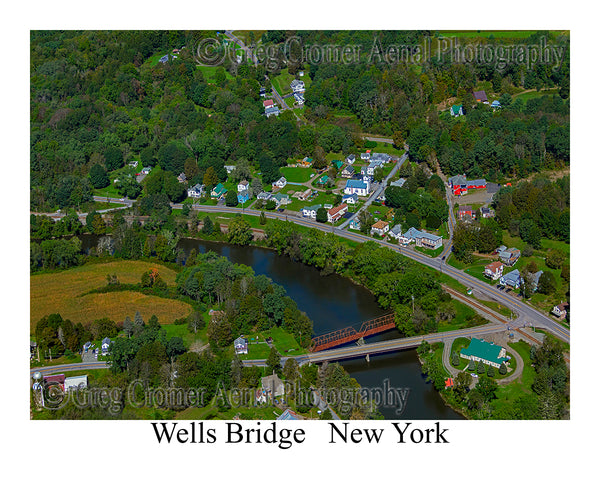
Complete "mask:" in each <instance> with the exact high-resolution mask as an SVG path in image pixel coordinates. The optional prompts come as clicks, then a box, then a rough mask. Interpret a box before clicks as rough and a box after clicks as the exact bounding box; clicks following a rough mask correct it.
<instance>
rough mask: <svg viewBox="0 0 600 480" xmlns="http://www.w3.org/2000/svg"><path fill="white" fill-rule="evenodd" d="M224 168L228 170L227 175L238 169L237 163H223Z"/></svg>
mask: <svg viewBox="0 0 600 480" xmlns="http://www.w3.org/2000/svg"><path fill="white" fill-rule="evenodd" d="M223 168H224V169H225V170H226V171H227V175H231V172H233V171H234V170H235V169H236V166H235V165H223Z"/></svg>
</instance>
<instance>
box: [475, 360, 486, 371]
mask: <svg viewBox="0 0 600 480" xmlns="http://www.w3.org/2000/svg"><path fill="white" fill-rule="evenodd" d="M477 373H478V374H479V375H483V374H484V373H485V365H484V364H483V361H481V360H479V363H478V364H477Z"/></svg>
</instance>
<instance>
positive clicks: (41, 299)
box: [29, 260, 191, 329]
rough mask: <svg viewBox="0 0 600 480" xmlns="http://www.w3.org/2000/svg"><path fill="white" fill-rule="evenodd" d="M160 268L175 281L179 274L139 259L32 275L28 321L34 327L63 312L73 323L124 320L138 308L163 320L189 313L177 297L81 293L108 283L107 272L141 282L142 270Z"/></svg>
mask: <svg viewBox="0 0 600 480" xmlns="http://www.w3.org/2000/svg"><path fill="white" fill-rule="evenodd" d="M151 268H157V269H158V271H159V273H160V275H161V277H162V278H163V279H164V280H165V281H166V282H167V284H169V285H170V284H172V283H173V282H174V281H175V276H176V273H175V272H174V271H173V270H170V269H169V268H167V267H164V266H162V265H156V264H151V263H147V262H139V261H130V260H124V261H118V262H111V263H104V264H96V265H93V264H92V265H84V266H81V267H77V268H73V269H70V270H66V271H63V272H57V273H44V274H41V275H32V276H31V277H30V307H31V308H30V315H29V324H30V328H31V329H33V328H34V327H35V324H36V323H37V321H38V320H39V319H40V318H42V317H43V316H44V315H48V314H51V313H60V314H61V316H62V317H63V318H65V319H69V320H71V321H72V322H74V323H77V322H81V323H84V324H85V323H89V322H91V321H93V320H95V319H97V318H104V317H106V318H109V319H111V320H114V321H115V322H122V321H123V320H124V319H125V317H126V316H129V317H131V318H132V319H133V316H134V315H135V312H136V311H139V312H140V313H141V314H142V317H143V318H144V320H146V321H147V320H148V319H149V318H150V316H151V315H152V314H154V315H156V316H157V317H158V320H159V321H160V323H165V324H166V323H172V322H173V321H174V320H175V319H177V318H180V317H184V316H187V315H188V314H189V313H190V311H191V307H190V306H189V305H188V304H186V303H183V302H179V301H177V300H170V299H165V298H159V297H153V296H147V295H143V294H141V293H138V292H112V293H100V294H90V295H84V296H81V297H80V296H79V295H81V294H83V293H86V292H89V291H90V290H94V289H96V288H99V287H102V286H104V285H106V275H108V274H110V275H112V274H116V275H117V277H118V279H119V281H120V282H121V283H139V281H140V277H141V275H142V273H144V272H145V271H148V270H150V269H151Z"/></svg>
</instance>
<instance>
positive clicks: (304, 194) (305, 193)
mask: <svg viewBox="0 0 600 480" xmlns="http://www.w3.org/2000/svg"><path fill="white" fill-rule="evenodd" d="M311 195H312V190H311V189H310V188H307V189H306V190H304V191H303V192H296V193H295V194H294V196H295V197H297V198H298V200H302V201H303V202H306V200H308V199H309V198H310V196H311Z"/></svg>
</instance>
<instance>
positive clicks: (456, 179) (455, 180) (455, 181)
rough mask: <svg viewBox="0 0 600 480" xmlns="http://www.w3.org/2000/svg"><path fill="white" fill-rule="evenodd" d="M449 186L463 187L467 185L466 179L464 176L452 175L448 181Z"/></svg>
mask: <svg viewBox="0 0 600 480" xmlns="http://www.w3.org/2000/svg"><path fill="white" fill-rule="evenodd" d="M448 183H449V184H450V185H465V184H466V183H467V177H465V176H464V175H454V176H453V177H450V178H449V179H448Z"/></svg>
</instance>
